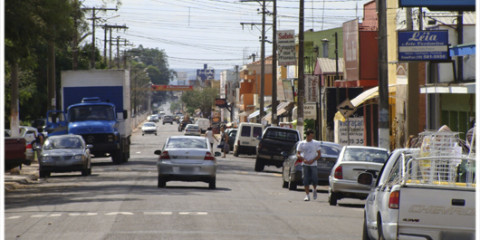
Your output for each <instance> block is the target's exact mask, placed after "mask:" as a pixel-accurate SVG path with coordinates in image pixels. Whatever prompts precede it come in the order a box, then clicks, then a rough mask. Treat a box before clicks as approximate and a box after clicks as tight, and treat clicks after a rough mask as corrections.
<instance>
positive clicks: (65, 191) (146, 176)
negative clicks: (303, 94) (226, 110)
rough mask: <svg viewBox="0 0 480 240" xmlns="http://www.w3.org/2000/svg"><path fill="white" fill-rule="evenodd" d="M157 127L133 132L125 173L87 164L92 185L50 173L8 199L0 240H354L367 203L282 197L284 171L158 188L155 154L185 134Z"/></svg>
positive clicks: (239, 163) (226, 169) (237, 169)
mask: <svg viewBox="0 0 480 240" xmlns="http://www.w3.org/2000/svg"><path fill="white" fill-rule="evenodd" d="M157 125H158V126H159V131H158V136H155V135H145V136H142V135H141V131H139V130H137V131H135V132H134V135H133V137H132V146H131V158H130V161H129V162H128V163H126V164H122V165H114V164H113V163H112V162H111V160H110V159H109V158H94V159H93V167H92V175H91V176H87V177H82V176H81V174H80V172H72V173H52V176H51V177H49V178H46V179H40V180H38V181H37V182H35V183H30V184H28V185H26V186H25V187H23V188H19V189H16V190H14V191H10V192H6V193H5V217H4V221H5V225H4V226H5V239H35V240H38V239H49V240H54V239H61V240H65V239H70V240H75V239H78V240H87V239H88V240H92V239H115V240H117V239H125V240H127V239H128V240H130V239H195V240H198V239H209V240H210V239H245V240H247V239H248V240H250V239H275V240H279V239H288V240H291V239H335V240H341V239H361V235H362V224H363V207H364V201H360V200H353V199H343V200H339V205H338V206H335V207H332V206H329V204H328V202H327V188H326V186H321V187H319V190H318V199H317V200H312V201H310V202H304V201H303V198H304V192H303V187H299V189H298V190H297V191H289V190H287V189H283V188H282V180H281V169H279V168H275V167H266V168H265V171H264V172H260V173H257V172H255V171H254V170H253V169H254V163H255V158H254V156H247V155H245V156H243V155H241V156H240V157H234V156H233V155H232V154H228V155H227V157H226V158H222V157H217V161H218V171H217V189H215V190H210V189H208V184H207V183H203V182H168V183H167V187H166V188H157V185H156V184H157V181H156V180H157V169H156V165H155V163H156V159H157V157H158V156H157V155H154V154H153V152H154V150H156V149H161V146H162V145H163V143H164V142H165V139H166V137H168V136H171V135H179V134H182V133H180V132H178V131H177V125H176V124H173V125H170V124H166V125H162V124H161V122H160V123H157ZM216 144H217V143H216ZM216 144H215V145H216ZM217 150H218V149H217Z"/></svg>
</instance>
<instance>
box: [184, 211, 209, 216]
mask: <svg viewBox="0 0 480 240" xmlns="http://www.w3.org/2000/svg"><path fill="white" fill-rule="evenodd" d="M178 214H179V215H208V212H179V213H178Z"/></svg>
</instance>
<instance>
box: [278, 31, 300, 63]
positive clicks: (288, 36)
mask: <svg viewBox="0 0 480 240" xmlns="http://www.w3.org/2000/svg"><path fill="white" fill-rule="evenodd" d="M277 49H278V55H277V61H278V65H279V66H288V65H296V64H297V58H296V57H295V30H281V31H280V30H279V31H277Z"/></svg>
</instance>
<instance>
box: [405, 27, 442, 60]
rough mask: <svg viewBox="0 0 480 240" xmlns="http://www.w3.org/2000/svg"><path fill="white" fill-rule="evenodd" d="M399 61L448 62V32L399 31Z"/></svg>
mask: <svg viewBox="0 0 480 240" xmlns="http://www.w3.org/2000/svg"><path fill="white" fill-rule="evenodd" d="M398 60H399V61H448V60H450V55H449V51H448V31H446V30H443V31H399V32H398Z"/></svg>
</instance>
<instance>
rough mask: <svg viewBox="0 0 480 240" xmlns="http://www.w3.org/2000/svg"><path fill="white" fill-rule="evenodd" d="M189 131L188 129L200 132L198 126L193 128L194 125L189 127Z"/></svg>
mask: <svg viewBox="0 0 480 240" xmlns="http://www.w3.org/2000/svg"><path fill="white" fill-rule="evenodd" d="M187 129H188V130H198V126H192V125H190V126H187Z"/></svg>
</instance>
